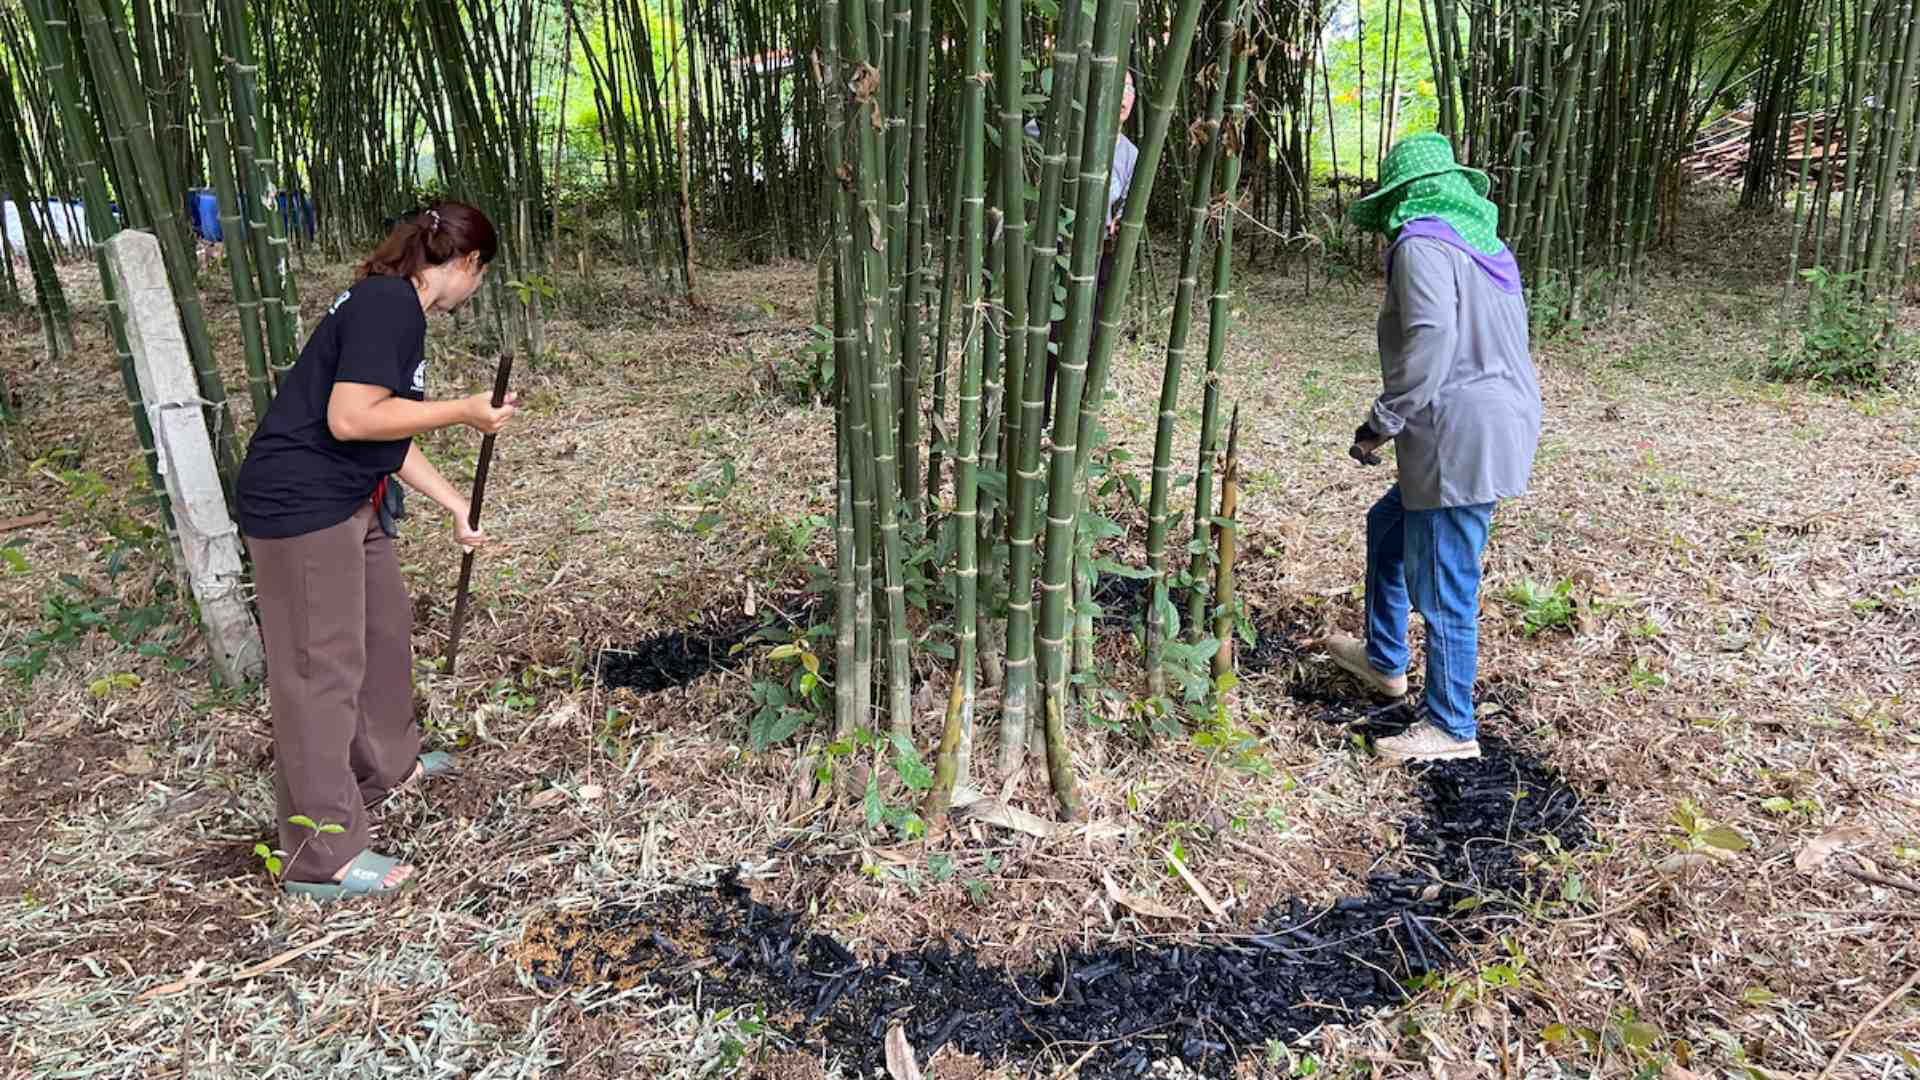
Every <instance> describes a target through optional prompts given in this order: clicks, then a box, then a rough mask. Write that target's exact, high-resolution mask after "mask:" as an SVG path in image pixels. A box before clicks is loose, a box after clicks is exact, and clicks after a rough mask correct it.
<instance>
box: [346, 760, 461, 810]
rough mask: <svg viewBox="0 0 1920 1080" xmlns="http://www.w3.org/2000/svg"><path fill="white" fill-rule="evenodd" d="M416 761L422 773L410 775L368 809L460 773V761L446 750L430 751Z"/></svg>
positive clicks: (372, 803)
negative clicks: (436, 780)
mask: <svg viewBox="0 0 1920 1080" xmlns="http://www.w3.org/2000/svg"><path fill="white" fill-rule="evenodd" d="M414 760H415V761H416V762H418V763H419V766H420V772H419V773H418V774H417V775H416V774H414V773H408V774H407V778H406V779H405V780H402V781H400V782H399V783H398V784H395V785H394V786H393V787H390V788H388V789H387V790H386V792H385V793H384V794H382V795H381V796H380V797H379V798H377V799H375V800H373V801H372V802H370V803H368V804H367V807H368V809H372V808H373V807H376V806H379V805H380V804H382V803H384V802H386V801H387V800H388V799H391V798H393V797H394V796H395V795H398V794H400V793H401V792H403V791H406V790H409V789H410V788H412V787H414V786H415V785H416V784H425V783H426V782H427V781H429V780H432V779H433V778H434V777H437V776H451V775H453V774H454V773H457V772H459V771H460V764H459V762H458V760H456V759H455V758H454V756H453V755H452V754H449V753H447V752H446V751H445V750H429V751H427V752H426V753H424V754H421V755H420V756H419V757H418V758H415V759H414Z"/></svg>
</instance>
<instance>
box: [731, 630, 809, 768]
mask: <svg viewBox="0 0 1920 1080" xmlns="http://www.w3.org/2000/svg"><path fill="white" fill-rule="evenodd" d="M818 629H820V630H822V631H825V632H831V629H832V628H831V627H821V628H818ZM743 647H744V646H740V645H736V646H734V648H735V650H738V649H741V648H743ZM766 660H767V663H768V664H770V665H776V671H777V670H778V667H777V665H781V664H782V663H783V662H785V661H794V666H793V668H792V670H791V672H790V674H788V675H787V676H786V677H785V678H781V677H779V676H776V677H774V678H767V679H756V680H754V683H753V703H754V706H755V708H754V713H753V717H752V719H750V720H748V721H747V739H748V741H749V742H751V743H752V744H753V749H754V752H755V753H765V752H766V751H767V750H768V749H769V748H770V747H773V746H777V745H779V744H780V743H783V742H786V741H787V740H788V739H791V738H792V737H793V736H794V734H795V733H796V732H798V731H799V730H800V729H801V728H803V727H805V726H807V723H808V721H811V720H817V719H820V718H822V717H825V716H830V715H832V713H833V701H832V700H831V698H830V697H829V695H828V693H827V691H826V686H827V684H826V683H824V682H823V681H822V680H821V677H820V657H819V655H818V654H816V653H815V652H814V651H813V647H812V645H811V644H810V643H809V642H808V640H807V637H806V635H802V636H800V637H798V638H795V639H794V640H792V641H789V642H786V643H785V644H782V645H777V646H775V647H774V648H773V650H772V651H770V652H768V653H767V656H766Z"/></svg>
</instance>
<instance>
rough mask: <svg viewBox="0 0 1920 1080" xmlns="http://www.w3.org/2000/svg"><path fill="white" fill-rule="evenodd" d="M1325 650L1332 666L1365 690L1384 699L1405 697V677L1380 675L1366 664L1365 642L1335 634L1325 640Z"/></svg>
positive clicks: (1371, 666)
mask: <svg viewBox="0 0 1920 1080" xmlns="http://www.w3.org/2000/svg"><path fill="white" fill-rule="evenodd" d="M1326 648H1327V652H1328V654H1329V655H1331V656H1332V657H1333V662H1334V664H1336V665H1337V666H1338V667H1339V668H1340V670H1342V671H1344V672H1346V673H1347V674H1349V675H1352V676H1353V677H1354V678H1356V679H1359V680H1360V681H1361V683H1363V684H1364V685H1365V686H1366V688H1367V689H1369V690H1371V691H1373V692H1374V693H1376V694H1378V695H1380V696H1381V697H1386V698H1399V697H1406V696H1407V677H1406V676H1405V675H1382V674H1380V673H1379V672H1378V671H1375V670H1374V669H1373V665H1372V664H1370V663H1368V662H1367V643H1366V642H1364V641H1361V640H1359V639H1358V638H1350V637H1343V636H1341V635H1338V634H1336V635H1334V636H1333V637H1330V638H1328V639H1327V640H1326Z"/></svg>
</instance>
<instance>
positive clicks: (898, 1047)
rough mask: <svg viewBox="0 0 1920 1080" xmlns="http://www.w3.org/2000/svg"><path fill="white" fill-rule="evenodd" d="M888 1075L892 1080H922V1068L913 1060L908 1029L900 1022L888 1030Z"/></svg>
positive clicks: (894, 1023)
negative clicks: (908, 1039)
mask: <svg viewBox="0 0 1920 1080" xmlns="http://www.w3.org/2000/svg"><path fill="white" fill-rule="evenodd" d="M887 1075H888V1076H889V1077H891V1078H892V1080H920V1066H919V1065H918V1064H916V1063H915V1062H914V1060H913V1046H912V1045H911V1044H910V1043H908V1042H907V1029H906V1027H905V1025H903V1024H901V1023H900V1021H898V1020H895V1021H894V1022H893V1026H892V1027H890V1028H888V1029H887Z"/></svg>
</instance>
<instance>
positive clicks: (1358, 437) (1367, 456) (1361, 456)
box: [1347, 424, 1382, 465]
mask: <svg viewBox="0 0 1920 1080" xmlns="http://www.w3.org/2000/svg"><path fill="white" fill-rule="evenodd" d="M1380 441H1382V438H1381V435H1380V433H1379V432H1377V431H1375V430H1373V428H1371V427H1369V426H1368V425H1366V424H1361V425H1360V426H1359V427H1357V428H1355V429H1354V431H1353V445H1352V446H1349V447H1347V456H1348V457H1350V458H1352V459H1353V460H1355V461H1357V462H1359V463H1360V464H1362V465H1378V464H1380V455H1379V454H1376V453H1374V452H1373V451H1371V450H1362V449H1361V448H1360V444H1361V443H1370V442H1380Z"/></svg>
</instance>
